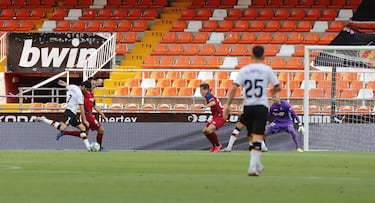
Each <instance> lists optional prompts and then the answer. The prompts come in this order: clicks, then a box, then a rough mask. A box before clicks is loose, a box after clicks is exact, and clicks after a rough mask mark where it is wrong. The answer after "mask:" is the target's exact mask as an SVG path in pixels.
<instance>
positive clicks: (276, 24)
mask: <svg viewBox="0 0 375 203" xmlns="http://www.w3.org/2000/svg"><path fill="white" fill-rule="evenodd" d="M279 28H280V21H268V22H267V23H266V25H265V26H264V28H263V32H277V31H278V30H279Z"/></svg>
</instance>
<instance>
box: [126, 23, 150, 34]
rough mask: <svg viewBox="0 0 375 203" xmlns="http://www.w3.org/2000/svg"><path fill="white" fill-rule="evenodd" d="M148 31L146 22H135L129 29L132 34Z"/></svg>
mask: <svg viewBox="0 0 375 203" xmlns="http://www.w3.org/2000/svg"><path fill="white" fill-rule="evenodd" d="M147 29H148V23H147V21H139V20H137V21H135V22H134V23H133V27H132V28H131V29H130V31H132V32H144V31H145V30H147Z"/></svg>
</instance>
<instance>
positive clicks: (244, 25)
mask: <svg viewBox="0 0 375 203" xmlns="http://www.w3.org/2000/svg"><path fill="white" fill-rule="evenodd" d="M248 28H249V21H247V20H237V21H236V22H235V23H234V27H233V28H232V31H233V32H246V30H247V29H248Z"/></svg>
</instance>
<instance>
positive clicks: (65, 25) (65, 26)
mask: <svg viewBox="0 0 375 203" xmlns="http://www.w3.org/2000/svg"><path fill="white" fill-rule="evenodd" d="M68 30H70V21H67V20H62V21H58V22H57V25H56V28H54V29H53V31H54V32H65V31H68Z"/></svg>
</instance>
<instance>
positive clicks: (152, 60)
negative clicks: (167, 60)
mask: <svg viewBox="0 0 375 203" xmlns="http://www.w3.org/2000/svg"><path fill="white" fill-rule="evenodd" d="M158 64H159V57H158V56H147V57H146V59H145V60H144V62H143V64H142V67H143V68H155V66H156V65H158Z"/></svg>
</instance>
